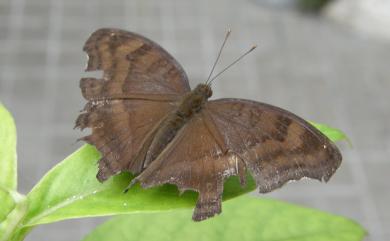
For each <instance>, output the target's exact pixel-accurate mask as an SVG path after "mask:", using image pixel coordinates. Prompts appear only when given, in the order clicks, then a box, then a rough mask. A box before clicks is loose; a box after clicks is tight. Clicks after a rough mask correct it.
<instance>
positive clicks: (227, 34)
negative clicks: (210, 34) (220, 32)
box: [206, 29, 231, 84]
mask: <svg viewBox="0 0 390 241" xmlns="http://www.w3.org/2000/svg"><path fill="white" fill-rule="evenodd" d="M230 32H231V30H230V29H228V31H227V32H226V35H225V38H224V40H223V43H222V45H221V48H220V49H219V52H218V56H217V59H216V60H215V62H214V65H213V67H212V68H211V71H210V74H209V77H207V80H206V84H207V82H208V81H209V80H210V78H211V75H212V74H213V72H214V69H215V66H216V65H217V63H218V61H219V58H220V57H221V54H222V50H223V47H224V46H225V43H226V40H227V39H228V38H229V35H230Z"/></svg>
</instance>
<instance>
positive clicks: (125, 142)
mask: <svg viewBox="0 0 390 241" xmlns="http://www.w3.org/2000/svg"><path fill="white" fill-rule="evenodd" d="M84 51H86V52H87V54H88V57H89V60H88V65H87V71H93V70H102V71H103V78H101V79H97V78H82V79H81V80H80V88H81V90H82V93H83V96H84V98H85V99H87V100H88V103H87V105H86V107H85V108H84V112H83V113H81V114H80V115H79V117H78V119H77V120H76V127H79V128H80V129H84V128H92V134H91V135H89V136H86V137H84V138H82V140H84V141H86V142H87V143H90V144H92V145H94V146H96V147H97V149H98V150H99V151H100V152H101V153H102V158H101V159H100V161H99V173H98V175H97V178H98V179H99V180H100V181H104V180H106V179H108V178H109V177H110V176H112V175H114V174H116V173H118V172H121V171H124V170H127V171H131V172H133V173H135V174H137V173H139V172H141V171H142V169H143V167H142V166H143V165H142V161H143V156H142V155H144V154H145V153H146V151H147V150H146V149H145V148H146V147H147V144H148V143H149V142H150V141H151V140H152V138H153V134H154V133H155V130H156V128H157V127H158V124H159V123H160V122H161V121H162V120H163V119H164V117H165V116H166V115H167V114H168V113H169V112H170V111H172V110H173V108H174V107H175V106H176V103H177V101H178V100H179V99H180V97H181V96H182V95H183V94H184V93H186V92H188V91H190V88H189V84H188V79H187V76H186V74H185V72H184V70H183V69H182V67H181V66H180V65H179V64H178V63H177V62H176V61H175V60H174V58H173V57H172V56H171V55H169V54H168V53H167V52H166V51H165V50H164V49H162V48H161V47H160V46H158V45H157V44H156V43H154V42H152V41H151V40H148V39H146V38H144V37H142V36H140V35H137V34H135V33H130V32H126V31H122V30H117V29H100V30H97V31H96V32H94V33H93V34H92V35H91V36H90V37H89V39H88V40H87V42H86V43H85V46H84Z"/></svg>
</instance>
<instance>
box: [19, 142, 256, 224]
mask: <svg viewBox="0 0 390 241" xmlns="http://www.w3.org/2000/svg"><path fill="white" fill-rule="evenodd" d="M99 157H100V155H99V152H98V151H97V150H96V149H95V148H94V147H93V146H90V145H85V146H83V147H82V148H80V149H79V150H78V151H76V152H75V153H73V154H72V155H70V156H69V157H68V158H66V159H65V160H64V161H62V162H61V163H60V164H58V165H57V166H55V167H54V168H53V169H52V170H51V171H49V172H48V173H47V174H46V176H45V177H43V179H42V180H41V181H40V182H39V183H38V184H37V185H36V186H35V187H34V188H33V190H32V191H31V192H30V193H29V194H28V195H27V198H28V201H29V212H28V213H27V215H26V217H25V219H24V222H23V226H24V227H28V226H34V225H37V224H42V223H51V222H55V221H59V220H63V219H70V218H79V217H90V216H104V215H114V214H123V213H133V212H151V211H161V210H171V209H178V208H192V207H193V206H194V205H195V201H196V197H197V194H195V193H194V192H191V191H187V192H185V193H184V194H183V195H181V196H179V192H178V190H177V188H176V187H175V186H173V185H164V186H161V187H156V188H151V189H146V190H144V189H142V188H141V187H140V186H139V185H136V186H134V187H133V188H131V189H130V190H129V192H128V193H126V194H124V193H123V190H124V189H125V188H126V186H127V185H128V184H129V182H130V180H131V178H132V177H131V175H129V174H127V173H123V174H120V175H117V176H115V177H113V178H111V179H110V180H108V181H107V182H105V183H103V184H101V183H99V182H98V181H97V180H96V177H95V176H96V173H97V165H96V163H97V161H98V159H99ZM249 180H250V181H249V183H248V185H247V187H246V188H245V189H242V188H241V187H239V182H238V179H237V178H236V177H234V178H231V179H229V180H228V181H227V182H226V183H225V188H226V192H225V193H224V199H230V198H232V197H235V196H238V195H241V194H243V193H246V192H249V191H251V190H253V189H254V188H255V184H254V182H253V180H252V179H249Z"/></svg>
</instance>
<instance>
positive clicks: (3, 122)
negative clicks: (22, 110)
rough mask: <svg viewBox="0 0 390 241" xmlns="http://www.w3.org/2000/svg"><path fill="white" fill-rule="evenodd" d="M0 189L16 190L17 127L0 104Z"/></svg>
mask: <svg viewBox="0 0 390 241" xmlns="http://www.w3.org/2000/svg"><path fill="white" fill-rule="evenodd" d="M0 167H1V168H0V187H2V188H5V189H7V190H15V189H16V185H17V183H16V182H17V179H16V127H15V123H14V120H13V118H12V116H11V114H10V113H9V112H8V111H7V109H6V108H4V106H3V105H2V104H1V103H0Z"/></svg>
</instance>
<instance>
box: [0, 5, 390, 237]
mask: <svg viewBox="0 0 390 241" xmlns="http://www.w3.org/2000/svg"><path fill="white" fill-rule="evenodd" d="M389 15H390V4H389V1H388V0H333V1H325V0H295V1H294V0H242V1H234V0H213V1H208V0H197V1H188V0H164V1H161V0H154V1H150V0H139V1H135V0H112V1H103V0H100V1H95V0H84V1H79V0H0V100H1V101H2V102H3V103H4V104H5V106H6V107H7V108H8V109H10V111H11V112H12V113H13V114H14V117H15V119H16V124H17V128H18V151H19V152H18V157H19V188H20V190H21V191H22V192H24V193H27V192H28V191H29V190H30V189H31V188H32V187H33V185H34V184H35V183H36V182H37V181H38V180H39V179H40V178H41V177H42V176H43V175H44V174H45V173H46V172H47V171H48V170H49V169H50V168H51V167H52V166H53V165H55V164H56V163H58V162H59V161H61V160H62V159H63V158H64V157H66V156H67V155H69V154H70V153H72V152H73V151H74V150H76V149H77V148H78V147H79V146H80V145H81V144H82V143H76V139H77V138H78V137H80V136H82V135H84V134H82V133H80V132H79V131H77V130H73V125H74V121H75V119H76V117H77V115H78V111H79V110H80V109H81V108H82V107H83V106H84V103H85V101H84V100H83V99H82V97H81V93H80V89H79V87H78V86H79V79H80V78H81V77H82V76H88V75H87V74H85V73H84V72H83V70H84V66H85V64H86V55H85V54H84V53H83V52H82V50H81V48H82V46H83V44H84V41H85V40H86V39H87V38H88V36H89V35H90V34H91V33H92V32H93V31H95V30H96V29H98V28H101V27H116V28H123V29H126V30H130V31H134V32H137V33H140V34H143V35H145V36H147V37H149V38H151V39H153V40H155V41H156V42H158V43H160V44H161V45H162V46H163V47H164V48H165V49H167V50H168V51H169V52H170V53H172V55H173V56H175V57H176V58H177V60H178V61H179V62H180V63H181V64H182V65H183V67H184V69H185V70H186V71H187V74H188V76H189V78H190V81H191V86H192V87H194V86H195V85H196V84H197V83H200V82H203V81H204V80H205V78H206V77H207V75H208V72H209V70H210V68H211V66H212V62H213V61H214V59H215V57H216V53H217V50H218V48H219V45H220V43H221V41H222V39H223V36H224V33H225V31H226V30H227V29H228V28H231V30H232V34H231V39H230V40H229V42H228V43H227V45H226V48H225V51H224V53H223V55H222V61H221V63H220V65H219V69H221V68H222V67H223V66H224V65H225V64H227V63H229V62H230V61H231V60H232V59H233V58H234V57H237V56H238V55H239V54H240V53H242V52H244V51H245V50H247V49H248V48H249V47H250V46H251V45H252V44H254V43H255V44H258V48H257V50H256V51H255V52H253V53H252V54H251V55H249V56H248V57H247V58H246V59H245V60H243V61H242V62H241V63H239V64H237V65H236V66H234V67H233V68H232V69H230V70H229V71H228V72H226V73H225V74H224V75H223V76H222V77H220V78H219V79H218V80H217V81H215V82H214V86H213V87H214V98H220V97H237V98H248V99H254V100H258V101H262V102H267V103H271V104H273V105H277V106H280V107H283V108H285V109H288V110H290V111H292V112H294V113H296V114H298V115H300V116H301V117H303V118H305V119H308V120H313V121H317V122H321V123H326V124H329V125H331V126H334V127H338V128H340V129H342V130H344V131H345V132H346V134H347V135H348V136H349V137H350V139H351V141H352V143H353V148H350V147H349V146H348V145H347V144H345V143H340V144H339V146H340V148H341V150H342V153H343V156H344V160H343V163H342V165H341V167H340V168H339V170H338V171H337V172H336V174H335V176H334V177H333V178H332V179H331V180H330V182H329V183H328V184H323V183H319V182H316V181H307V180H303V181H300V182H296V183H292V184H288V185H286V186H285V187H284V188H282V189H280V190H277V191H274V192H273V193H271V194H268V195H266V196H267V197H273V198H277V199H281V200H285V201H289V202H293V203H297V204H300V205H305V206H308V207H313V208H318V209H321V210H324V211H329V212H332V213H334V214H339V215H343V216H347V217H350V218H352V219H354V220H356V221H358V222H359V223H361V224H362V225H363V226H365V227H366V228H367V229H368V232H369V236H368V237H367V239H366V240H370V241H385V240H389V237H390V230H389V227H390V208H389V205H388V203H390V192H389V190H390V189H389V184H388V177H389V171H390V163H389V157H390V112H389V110H390V101H389V90H390V67H389V63H390V16H389ZM217 69H218V68H217ZM255 195H258V194H255ZM259 196H261V195H259ZM104 220H105V218H93V219H92V218H91V219H82V220H70V221H64V222H59V223H55V224H50V225H44V226H41V227H39V228H37V229H35V230H34V231H33V232H32V233H31V235H29V236H28V238H27V240H28V241H33V240H53V241H60V240H61V241H62V240H63V241H65V240H79V239H80V238H82V237H83V236H84V235H86V234H87V233H88V232H89V231H90V230H92V229H93V227H95V226H96V225H97V224H99V223H101V222H103V221H104Z"/></svg>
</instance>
